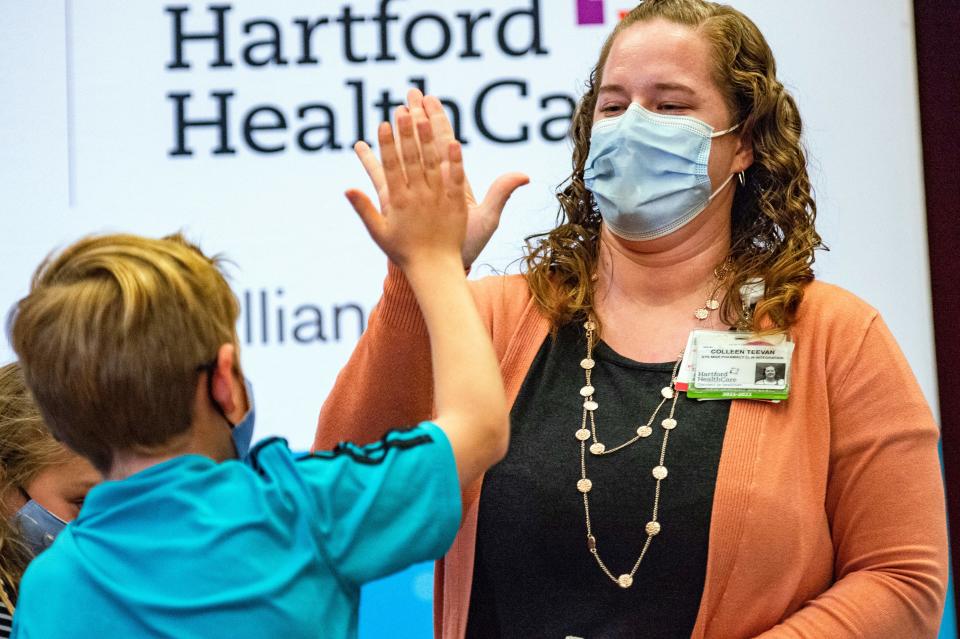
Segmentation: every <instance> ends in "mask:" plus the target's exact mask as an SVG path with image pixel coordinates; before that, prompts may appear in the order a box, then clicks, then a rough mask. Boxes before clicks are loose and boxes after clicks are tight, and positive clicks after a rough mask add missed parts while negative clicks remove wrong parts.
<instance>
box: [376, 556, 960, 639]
mask: <svg viewBox="0 0 960 639" xmlns="http://www.w3.org/2000/svg"><path fill="white" fill-rule="evenodd" d="M432 636H433V562H430V561H428V562H426V563H422V564H417V565H415V566H411V567H410V568H407V569H406V570H404V571H403V572H399V573H397V574H395V575H391V576H390V577H387V578H386V579H381V580H379V581H374V582H372V583H369V584H367V585H366V586H364V587H363V590H362V591H361V593H360V639H383V637H390V639H428V638H429V637H432ZM950 639H954V638H953V637H952V636H951V637H950Z"/></svg>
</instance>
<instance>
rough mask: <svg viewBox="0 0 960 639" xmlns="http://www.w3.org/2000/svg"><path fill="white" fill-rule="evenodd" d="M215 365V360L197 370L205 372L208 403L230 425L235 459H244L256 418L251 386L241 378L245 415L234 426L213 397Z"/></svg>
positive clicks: (248, 381) (247, 380)
mask: <svg viewBox="0 0 960 639" xmlns="http://www.w3.org/2000/svg"><path fill="white" fill-rule="evenodd" d="M215 364H216V360H214V361H213V362H210V363H208V364H203V365H201V366H199V367H197V370H203V371H206V372H207V395H209V396H210V401H211V402H213V405H214V407H215V408H216V409H217V412H218V413H220V416H221V417H223V419H224V420H226V422H227V424H229V425H230V435H231V436H232V437H233V447H234V449H235V450H236V452H237V459H244V458H245V457H246V456H247V453H249V452H250V442H251V441H253V426H254V422H255V421H256V417H257V414H256V411H255V410H254V404H253V384H251V383H250V380H249V379H247V377H246V376H244V377H243V386H244V389H245V391H246V393H247V413H246V414H245V415H244V416H243V419H241V420H240V421H239V422H237V423H236V424H234V423H233V422H232V421H230V418H229V417H227V413H226V412H225V411H224V410H223V407H222V406H220V403H219V402H218V401H217V400H216V399H214V397H213V369H214V366H215Z"/></svg>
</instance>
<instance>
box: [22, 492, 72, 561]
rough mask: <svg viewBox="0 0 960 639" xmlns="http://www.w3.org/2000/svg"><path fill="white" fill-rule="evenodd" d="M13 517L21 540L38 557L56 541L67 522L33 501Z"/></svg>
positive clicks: (28, 502)
mask: <svg viewBox="0 0 960 639" xmlns="http://www.w3.org/2000/svg"><path fill="white" fill-rule="evenodd" d="M24 495H26V496H27V497H28V500H27V503H26V504H24V505H23V506H22V507H21V508H20V509H19V510H18V511H17V512H16V513H14V515H13V524H14V526H17V527H18V528H19V529H20V532H21V533H22V534H23V540H24V541H25V542H26V544H27V547H29V548H30V550H31V552H33V554H34V555H39V554H40V553H41V552H42V551H44V550H46V549H47V548H49V547H50V544H52V543H53V540H54V539H56V537H57V535H59V534H60V533H61V532H62V531H63V529H64V528H66V527H67V522H65V521H64V520H62V519H60V518H59V517H57V516H56V515H54V514H53V513H52V512H50V511H49V510H47V509H46V508H44V507H43V506H41V505H40V504H39V503H38V502H36V501H34V500H33V499H29V497H30V496H29V495H27V494H26V493H24Z"/></svg>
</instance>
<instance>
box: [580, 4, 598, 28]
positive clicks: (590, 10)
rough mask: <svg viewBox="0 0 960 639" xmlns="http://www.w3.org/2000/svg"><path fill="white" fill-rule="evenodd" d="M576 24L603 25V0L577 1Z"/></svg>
mask: <svg viewBox="0 0 960 639" xmlns="http://www.w3.org/2000/svg"><path fill="white" fill-rule="evenodd" d="M577 24H580V25H583V24H603V0H577Z"/></svg>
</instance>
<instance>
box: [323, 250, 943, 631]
mask: <svg viewBox="0 0 960 639" xmlns="http://www.w3.org/2000/svg"><path fill="white" fill-rule="evenodd" d="M471 286H472V289H473V292H474V297H475V299H476V303H477V308H478V309H479V311H480V314H481V316H482V317H483V319H484V321H485V323H486V325H487V327H488V329H489V330H490V334H491V336H492V338H493V343H494V346H495V348H496V352H497V355H498V356H499V358H500V369H501V371H502V372H503V380H504V385H505V387H506V391H507V396H508V397H509V398H510V401H511V402H512V401H513V400H514V399H515V398H516V396H517V393H518V391H519V389H520V385H521V383H522V382H523V380H524V377H525V375H526V372H527V369H528V368H529V366H530V364H531V362H532V361H533V358H534V356H535V355H536V353H537V351H538V350H539V348H540V346H541V344H542V343H543V340H544V339H545V338H546V336H547V335H548V332H549V325H548V322H547V321H546V319H544V318H543V316H541V315H540V313H539V312H538V310H537V308H536V306H535V305H534V304H533V303H532V301H531V299H530V295H529V292H528V289H527V286H526V283H525V280H524V279H523V278H522V276H506V277H491V278H486V279H483V280H480V281H477V282H472V283H471ZM792 336H793V338H794V340H795V341H796V344H797V346H796V350H795V353H794V356H793V373H792V375H791V382H792V388H791V397H790V399H789V400H787V401H785V402H783V403H780V404H768V403H761V402H751V401H744V400H737V401H734V402H733V403H732V406H731V408H730V417H729V422H728V424H727V430H726V435H725V438H724V442H723V449H722V453H721V456H720V466H719V470H718V475H717V485H716V492H715V495H714V501H713V511H712V515H711V519H710V542H709V552H708V559H707V568H706V581H705V585H704V590H703V596H702V599H701V602H700V609H699V612H698V614H697V620H696V625H695V627H694V630H693V634H692V637H693V638H694V639H713V638H716V639H736V638H740V637H763V638H764V639H781V638H782V639H787V638H801V637H803V638H818V639H819V638H823V639H841V638H845V637H849V638H851V639H853V638H857V639H864V638H876V639H921V638H923V637H935V636H936V634H937V629H938V627H939V623H940V615H941V613H942V610H943V603H944V595H945V591H946V584H947V565H948V564H947V531H946V517H945V507H944V495H943V483H942V479H941V475H940V461H939V457H938V454H937V440H938V437H939V431H938V428H937V425H936V424H935V422H934V420H933V417H932V415H931V413H930V410H929V408H928V407H927V405H926V403H925V401H924V398H923V395H922V394H921V392H920V388H919V386H918V385H917V382H916V380H915V379H914V377H913V375H912V373H911V371H910V368H909V366H908V365H907V362H906V360H905V359H904V357H903V355H902V354H901V352H900V350H899V348H898V347H897V345H896V343H895V342H894V339H893V337H892V336H891V334H890V332H889V330H888V329H887V327H886V325H885V324H884V323H883V320H882V319H881V318H880V316H879V315H878V313H877V311H876V310H874V309H873V308H871V307H869V306H868V305H867V304H865V303H864V302H863V301H861V300H860V299H858V298H857V297H855V296H853V295H852V294H850V293H848V292H846V291H843V290H842V289H839V288H837V287H834V286H830V285H828V284H823V283H819V282H814V283H812V284H810V285H809V286H808V287H807V288H806V291H805V295H804V298H803V302H802V304H801V306H800V310H799V313H798V316H797V322H796V325H795V327H794V328H793V329H792ZM431 389H432V378H431V370H430V356H429V341H428V336H427V332H426V328H425V325H424V323H423V318H422V316H421V315H420V311H419V309H418V307H417V303H416V299H415V298H414V296H413V293H412V291H411V289H410V287H409V285H408V284H407V282H406V280H405V279H404V278H403V275H402V274H401V272H400V271H399V269H397V268H396V267H394V266H392V265H391V266H390V267H389V271H388V275H387V279H386V282H385V286H384V296H383V299H382V300H381V302H380V304H379V305H378V307H377V308H376V309H375V311H374V313H373V314H372V315H371V318H370V325H369V328H368V330H367V332H366V333H365V334H364V335H363V337H362V338H361V340H360V342H359V343H358V345H357V348H356V350H355V351H354V353H353V355H352V356H351V358H350V361H349V362H348V364H347V365H346V367H345V368H344V370H343V371H342V372H341V373H340V375H339V377H338V378H337V382H336V384H335V386H334V388H333V391H332V392H331V394H330V396H329V398H328V399H327V401H326V402H325V403H324V405H323V408H322V409H321V412H320V421H319V425H318V428H317V436H316V441H315V447H316V448H329V447H331V446H333V445H334V444H335V443H336V442H338V441H340V440H353V441H357V442H360V443H367V442H370V441H373V440H375V439H377V438H379V437H380V436H382V434H383V433H384V432H385V431H386V430H388V429H389V428H391V427H395V426H398V425H402V424H411V423H415V422H417V421H420V420H422V419H426V418H429V417H430V416H431V413H432V401H433V400H432V392H431ZM480 483H481V482H477V483H476V484H475V485H473V486H471V487H469V488H468V489H466V490H465V491H464V495H463V499H464V519H463V524H462V526H461V529H460V532H459V534H458V536H457V538H456V541H454V544H453V546H452V547H451V548H450V551H449V552H448V553H447V555H446V557H445V558H444V559H442V560H440V561H439V562H437V568H436V588H435V609H434V621H435V629H436V635H437V636H438V637H442V638H443V639H460V638H462V637H463V636H464V633H465V629H466V619H467V609H468V607H469V602H470V586H471V581H472V576H473V557H474V543H475V539H476V530H477V509H478V505H479V496H480Z"/></svg>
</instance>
